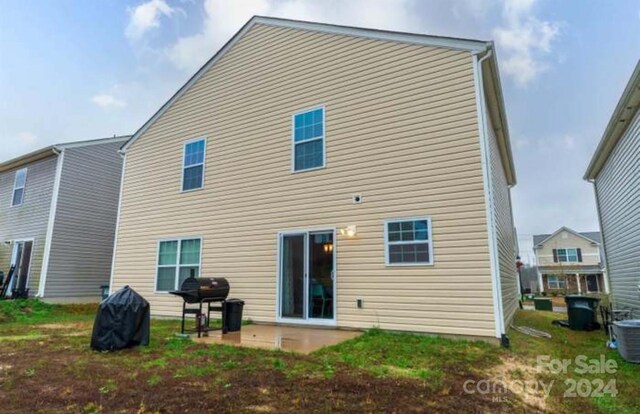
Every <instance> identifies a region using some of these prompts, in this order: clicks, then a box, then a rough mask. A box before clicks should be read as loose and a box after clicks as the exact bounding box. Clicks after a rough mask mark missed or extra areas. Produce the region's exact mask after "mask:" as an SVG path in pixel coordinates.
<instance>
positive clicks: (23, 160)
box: [0, 135, 131, 173]
mask: <svg viewBox="0 0 640 414" xmlns="http://www.w3.org/2000/svg"><path fill="white" fill-rule="evenodd" d="M129 138H131V135H121V136H113V137H109V138H99V139H90V140H85V141H74V142H63V143H60V144H54V145H49V146H47V147H44V148H40V149H38V150H35V151H32V152H29V153H27V154H23V155H20V156H18V157H15V158H12V159H10V160H7V161H4V162H2V163H0V173H1V172H5V171H8V170H12V169H14V168H17V167H20V166H23V165H26V164H29V163H32V162H35V161H39V160H42V159H44V158H47V157H50V156H52V155H55V154H58V153H59V152H60V151H62V150H63V149H65V148H76V147H86V146H89V145H97V144H108V143H111V142H123V141H126V140H128V139H129Z"/></svg>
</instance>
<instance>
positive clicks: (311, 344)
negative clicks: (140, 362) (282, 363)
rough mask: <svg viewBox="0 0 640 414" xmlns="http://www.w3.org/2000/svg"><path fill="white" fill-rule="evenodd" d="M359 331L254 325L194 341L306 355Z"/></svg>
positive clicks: (218, 332)
mask: <svg viewBox="0 0 640 414" xmlns="http://www.w3.org/2000/svg"><path fill="white" fill-rule="evenodd" d="M361 334H362V332H359V331H346V330H339V329H326V328H311V327H302V326H280V325H262V324H253V325H246V326H243V327H242V330H241V331H239V332H229V333H227V334H225V335H223V334H222V332H221V331H212V332H209V336H206V337H202V338H196V337H194V338H193V339H194V341H196V342H200V343H207V344H224V345H234V346H242V347H250V348H263V349H281V350H283V351H289V352H297V353H301V354H308V353H311V352H314V351H316V350H318V349H320V348H322V347H324V346H329V345H335V344H339V343H340V342H344V341H346V340H349V339H352V338H355V337H357V336H359V335H361Z"/></svg>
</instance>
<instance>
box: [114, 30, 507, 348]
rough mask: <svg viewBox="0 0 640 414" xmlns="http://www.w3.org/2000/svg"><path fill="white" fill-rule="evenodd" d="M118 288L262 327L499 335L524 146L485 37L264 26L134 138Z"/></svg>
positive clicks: (156, 308)
mask: <svg viewBox="0 0 640 414" xmlns="http://www.w3.org/2000/svg"><path fill="white" fill-rule="evenodd" d="M123 152H124V153H125V167H124V176H123V189H122V194H121V206H120V214H119V225H118V230H117V245H116V249H115V255H114V270H113V280H112V286H111V288H112V290H115V289H118V288H121V287H122V286H124V285H130V286H131V287H132V288H133V289H135V290H137V291H138V292H140V293H141V294H142V295H143V296H145V297H146V298H147V299H148V300H149V302H150V303H151V309H152V313H153V314H154V315H165V316H178V315H180V313H181V309H182V301H181V299H180V298H178V297H176V296H173V295H170V294H168V291H170V290H173V289H176V288H179V287H180V284H181V282H182V281H183V280H184V279H185V278H186V277H187V276H189V275H190V274H194V275H196V276H197V275H204V276H220V277H226V278H227V279H228V280H229V282H230V285H231V296H232V297H239V298H242V299H244V300H245V301H246V305H245V309H244V317H246V318H249V319H251V320H253V321H256V322H269V323H274V322H277V323H299V324H308V325H324V326H336V327H343V328H370V327H373V326H379V327H381V328H384V329H394V330H406V331H420V332H432V333H440V334H458V335H467V336H482V337H498V338H500V337H501V336H502V335H503V334H504V333H505V329H506V328H505V327H506V326H508V325H509V323H510V321H511V319H512V318H513V315H514V313H515V311H516V308H517V303H518V302H517V295H518V292H517V278H516V271H515V257H516V252H515V241H514V237H513V236H514V231H513V222H512V215H511V201H510V187H511V186H513V185H514V184H515V176H514V168H513V159H512V156H511V148H510V144H509V137H508V130H507V124H506V117H505V112H504V108H503V103H502V94H501V90H500V82H499V77H498V72H497V64H496V58H495V51H494V49H493V44H492V43H490V42H482V41H474V40H461V39H452V38H442V37H434V36H425V35H416V34H406V33H395V32H386V31H378V30H368V29H358V28H351V27H341V26H333V25H326V24H317V23H307V22H298V21H290V20H281V19H274V18H263V17H254V18H253V19H251V20H250V21H249V22H248V23H247V24H246V25H245V26H244V27H243V28H242V29H241V30H240V31H239V32H238V33H237V34H236V35H235V36H234V37H233V38H232V39H231V40H230V41H229V42H228V43H227V44H226V45H225V46H224V47H223V48H222V49H221V50H220V51H219V52H218V53H217V54H216V55H215V56H214V57H213V58H212V59H211V60H210V61H209V62H207V63H206V64H205V65H204V66H203V67H202V68H201V69H200V70H199V71H198V72H197V73H196V74H195V75H194V76H193V77H192V78H191V79H190V80H189V82H187V84H186V85H184V86H183V87H182V88H181V89H180V90H179V91H178V92H177V93H176V94H175V95H174V96H173V97H172V98H171V99H170V100H169V101H168V102H167V103H166V104H165V105H164V106H163V107H162V108H161V109H160V110H159V111H158V112H157V113H156V114H155V115H154V116H153V117H152V118H151V119H150V120H149V121H148V122H147V123H146V124H145V125H144V126H142V128H141V129H140V130H138V132H136V134H135V135H134V136H133V138H132V139H131V140H130V141H129V142H128V143H127V144H126V145H125V146H124V147H123Z"/></svg>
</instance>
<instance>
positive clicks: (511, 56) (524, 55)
mask: <svg viewBox="0 0 640 414" xmlns="http://www.w3.org/2000/svg"><path fill="white" fill-rule="evenodd" d="M535 3H536V0H504V5H503V19H504V22H503V25H502V26H500V27H497V28H495V29H494V31H493V35H494V36H495V39H496V42H497V44H498V46H499V47H500V48H501V49H502V50H504V51H505V52H506V53H505V55H506V57H505V58H504V59H502V61H501V68H502V69H503V71H504V73H505V74H506V75H508V76H511V77H512V78H513V79H514V80H515V82H516V83H517V84H518V85H520V86H525V85H527V84H529V83H530V82H531V81H532V80H533V79H535V77H536V76H537V75H539V74H540V73H541V72H543V71H545V70H546V69H548V63H547V62H546V61H545V60H544V56H545V55H548V54H550V53H551V51H552V48H551V46H552V43H553V41H554V40H555V39H556V37H557V36H558V34H559V32H560V24H559V23H558V22H552V21H546V20H540V19H538V18H536V17H535V16H534V13H533V8H534V6H535Z"/></svg>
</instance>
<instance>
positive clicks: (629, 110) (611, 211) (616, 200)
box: [584, 61, 640, 309]
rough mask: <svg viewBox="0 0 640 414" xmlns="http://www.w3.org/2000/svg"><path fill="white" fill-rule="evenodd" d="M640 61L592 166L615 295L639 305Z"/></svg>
mask: <svg viewBox="0 0 640 414" xmlns="http://www.w3.org/2000/svg"><path fill="white" fill-rule="evenodd" d="M639 108H640V61H638V63H637V64H636V67H635V70H634V71H633V74H632V76H631V79H630V80H629V83H628V84H627V87H626V88H625V90H624V92H623V94H622V97H621V98H620V101H619V102H618V105H617V106H616V108H615V111H614V112H613V115H612V116H611V120H610V121H609V124H608V125H607V128H606V130H605V132H604V135H603V137H602V140H601V141H600V144H599V145H598V148H597V149H596V152H595V154H594V155H593V158H592V159H591V162H590V164H589V167H588V168H587V172H586V174H585V177H584V178H585V179H586V180H588V181H591V182H592V183H593V185H594V189H595V195H596V203H597V206H598V214H599V218H600V227H601V229H602V235H603V241H604V250H605V258H606V263H607V269H608V271H609V279H610V281H611V293H612V295H613V301H614V303H615V305H616V306H617V307H619V308H636V309H640V110H639Z"/></svg>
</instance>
